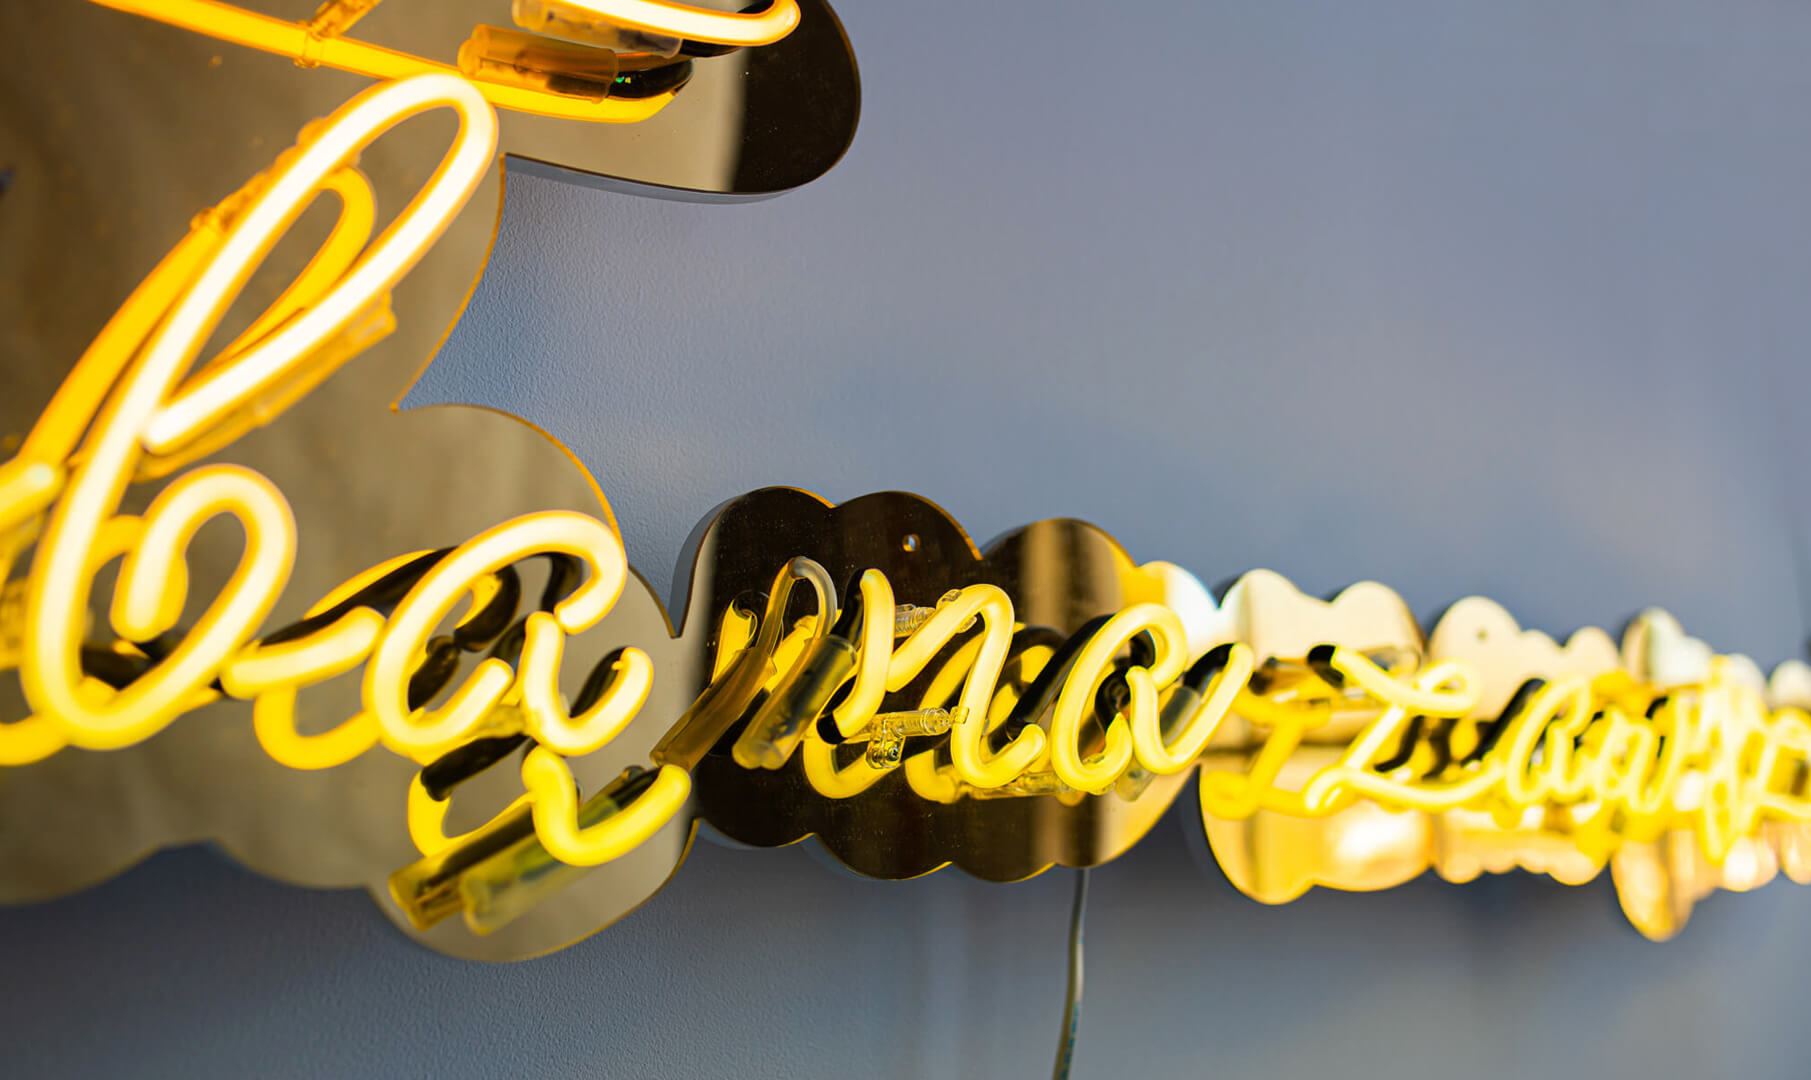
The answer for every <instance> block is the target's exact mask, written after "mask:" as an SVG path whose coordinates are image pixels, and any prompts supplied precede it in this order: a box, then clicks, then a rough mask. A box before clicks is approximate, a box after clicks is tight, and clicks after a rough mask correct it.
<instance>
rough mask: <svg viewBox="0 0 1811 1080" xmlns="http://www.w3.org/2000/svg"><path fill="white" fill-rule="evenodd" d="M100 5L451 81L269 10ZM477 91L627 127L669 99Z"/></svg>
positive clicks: (537, 109)
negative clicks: (315, 31) (319, 33)
mask: <svg viewBox="0 0 1811 1080" xmlns="http://www.w3.org/2000/svg"><path fill="white" fill-rule="evenodd" d="M92 2H93V3H97V4H100V5H101V6H103V7H110V8H113V9H115V10H116V11H124V12H127V13H129V14H132V15H142V16H144V17H145V18H148V19H155V20H157V21H158V22H162V23H168V24H169V25H171V26H175V27H179V28H181V29H183V30H191V31H194V32H195V33H198V34H205V35H207V36H208V37H211V38H218V39H219V40H221V41H227V42H231V43H232V44H234V45H244V46H246V47H248V48H253V49H258V50H261V51H263V52H268V53H275V54H276V55H278V56H286V57H288V58H289V59H291V60H294V61H295V62H296V63H297V64H298V65H300V66H303V67H317V66H319V67H330V68H334V69H336V70H339V71H347V72H351V73H352V74H354V75H363V76H365V77H366V78H370V79H409V78H412V77H414V76H417V75H446V76H450V77H454V78H457V77H459V75H460V72H459V69H458V68H457V67H454V66H453V65H451V64H440V63H435V62H434V61H432V60H426V59H423V58H421V57H419V56H412V55H410V54H409V53H404V52H397V51H396V50H394V49H386V48H383V47H382V46H380V45H372V44H370V43H368V42H364V41H359V40H357V39H356V38H348V37H335V36H327V37H323V36H320V35H317V34H313V33H310V32H309V28H308V24H306V23H299V22H285V21H284V20H282V19H278V18H275V17H273V16H270V15H261V14H259V13H257V12H255V11H247V10H246V9H244V8H242V7H239V6H237V5H235V4H224V3H218V2H216V0H92ZM476 89H477V92H478V93H479V94H481V95H482V96H483V98H484V100H485V101H486V102H488V103H489V104H490V105H492V106H494V107H496V108H499V109H508V110H510V111H511V112H519V113H526V114H528V115H531V116H549V117H553V118H555V119H560V120H582V121H588V122H593V123H605V124H633V123H638V122H640V121H642V120H646V119H648V118H649V117H651V116H653V115H654V114H655V113H657V112H659V111H660V110H661V109H663V108H665V107H666V106H667V104H668V103H670V102H671V101H672V100H673V96H674V95H673V94H672V93H665V94H658V95H655V96H653V97H649V98H639V99H638V98H610V97H606V98H604V99H602V100H601V101H593V100H590V99H587V98H579V97H570V96H567V95H563V94H551V93H548V92H546V91H542V90H532V89H528V88H526V87H520V86H511V85H505V84H503V83H496V82H481V83H478V84H476Z"/></svg>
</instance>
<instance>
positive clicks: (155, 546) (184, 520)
mask: <svg viewBox="0 0 1811 1080" xmlns="http://www.w3.org/2000/svg"><path fill="white" fill-rule="evenodd" d="M97 456H98V455H97ZM90 467H93V466H88V467H84V468H83V469H82V470H79V471H78V476H80V474H81V473H86V472H87V470H88V468H90ZM84 480H86V477H83V478H81V479H78V480H77V481H76V483H75V484H74V485H72V487H73V490H72V491H71V493H70V495H69V496H68V497H67V498H66V499H65V501H64V502H63V503H61V504H59V506H58V509H57V512H56V513H55V514H54V515H53V516H52V518H51V522H50V526H49V528H48V529H47V530H46V536H45V539H44V540H43V542H42V551H43V554H42V555H41V557H40V563H41V565H43V566H44V571H43V572H42V573H38V572H34V573H33V574H32V576H31V577H30V578H28V579H27V580H28V582H29V585H28V592H27V600H26V603H27V610H28V613H29V614H28V618H30V619H31V621H32V623H33V625H34V628H35V629H36V631H37V632H36V633H35V634H31V635H28V638H27V643H26V649H25V653H24V663H23V664H22V665H21V667H20V682H21V684H22V685H23V686H24V688H25V694H26V699H27V700H28V701H30V702H31V703H32V705H33V709H34V711H36V712H40V713H44V714H47V715H49V716H50V717H51V718H52V719H53V720H54V721H55V722H56V723H57V724H58V725H59V726H60V727H61V728H62V730H63V735H64V737H65V738H67V739H68V740H69V742H70V744H71V745H74V746H80V747H84V748H86V749H90V750H110V749H115V748H118V747H122V746H129V745H131V744H132V743H135V742H139V741H141V740H143V739H147V738H149V737H150V736H152V735H154V734H156V733H157V732H158V731H159V730H161V729H162V728H163V727H164V726H165V725H167V724H168V723H169V722H170V721H172V720H174V719H175V718H176V717H177V716H178V715H180V714H181V713H183V712H185V711H187V709H188V708H189V707H190V704H189V702H190V700H191V699H192V698H193V696H194V695H195V694H197V693H199V692H201V691H203V690H205V688H206V687H207V684H208V683H209V682H210V681H211V680H212V678H213V670H214V668H215V666H216V665H217V664H218V662H219V660H218V658H219V657H220V656H221V655H223V654H225V653H227V652H230V651H231V650H232V649H234V648H235V647H237V645H238V644H239V643H240V642H242V641H244V640H245V639H246V638H247V637H249V636H250V635H251V633H252V631H253V630H254V629H255V628H256V627H257V625H258V624H259V623H261V622H263V621H264V617H265V616H266V615H268V614H269V613H270V609H271V607H272V605H274V604H275V602H276V598H277V595H278V594H279V593H280V592H281V591H282V588H283V585H284V584H285V583H286V582H287V581H288V578H289V567H290V562H291V560H292V559H293V558H294V555H295V523H294V521H293V520H292V519H291V517H290V515H289V505H288V504H287V503H285V502H284V501H283V496H282V495H281V494H279V493H278V492H277V490H276V488H275V487H273V486H272V485H271V483H270V481H268V480H266V479H264V478H263V477H262V476H259V475H258V474H257V473H254V472H252V471H251V470H250V469H242V468H239V467H237V466H230V465H213V466H208V467H206V468H202V469H196V470H194V471H193V472H189V473H186V474H184V475H183V476H181V477H180V478H178V479H177V480H175V481H174V482H172V483H171V484H170V485H169V486H168V487H166V488H164V490H163V491H162V492H160V493H159V494H158V496H157V498H156V499H155V500H153V502H152V503H151V507H150V509H148V510H147V511H146V513H145V516H144V522H145V528H144V535H143V537H142V539H141V540H140V543H139V545H138V546H137V547H136V548H135V549H133V550H132V551H130V552H128V553H127V555H126V561H125V564H124V566H123V567H122V568H121V570H120V578H119V586H118V588H117V591H116V592H115V596H114V605H113V623H114V627H115V629H116V630H118V631H119V633H120V634H121V636H123V637H125V638H127V639H128V640H138V641H143V640H147V639H149V638H152V637H155V636H157V635H158V634H161V633H163V632H164V631H165V630H168V629H170V627H171V626H172V625H173V624H174V623H175V620H176V618H177V617H178V616H179V615H180V614H181V612H182V608H183V603H184V601H185V600H186V599H187V595H188V574H187V562H186V554H187V549H188V545H189V541H190V539H191V538H192V537H193V536H194V534H195V532H196V531H197V530H198V529H199V528H200V527H201V525H202V524H203V523H204V522H206V521H208V520H210V519H212V518H214V517H217V516H220V515H222V514H227V515H231V516H233V517H235V518H237V519H238V520H239V522H240V524H241V525H242V526H243V527H244V529H245V552H244V554H243V555H242V556H241V558H240V560H239V564H238V565H237V566H236V567H234V569H233V573H232V576H231V577H230V578H229V579H228V581H227V585H226V587H225V588H224V589H223V590H222V591H221V594H220V596H219V597H217V598H216V599H215V600H214V602H213V603H212V604H210V605H209V606H208V608H207V609H206V610H205V611H203V612H202V614H201V615H200V616H199V617H198V618H197V619H196V620H195V625H194V627H193V628H192V629H191V630H190V631H189V633H188V634H186V635H185V636H184V637H183V640H182V642H181V643H180V644H179V645H177V647H176V648H175V649H174V650H173V651H172V652H171V653H170V654H169V655H168V656H167V657H165V658H164V659H163V660H162V661H161V662H160V663H159V664H158V665H157V666H156V667H154V668H152V670H151V671H150V672H149V673H147V674H146V675H145V676H144V677H142V678H141V679H139V680H138V681H137V682H135V683H133V684H132V685H131V686H130V687H128V688H127V689H125V690H121V691H118V692H116V693H113V694H111V695H109V696H108V697H107V698H106V699H105V700H96V698H95V696H94V695H93V694H92V693H89V692H85V691H84V690H83V689H82V688H83V686H84V683H85V682H86V683H87V684H88V685H90V686H92V685H93V683H92V680H87V679H86V677H85V676H84V675H83V674H82V671H81V659H80V652H81V635H82V631H83V615H84V613H85V611H86V607H87V603H86V601H87V596H88V586H89V582H88V577H87V574H86V573H84V570H85V569H86V567H85V566H84V565H83V564H84V563H85V561H86V560H85V558H84V556H85V555H86V554H87V550H86V549H87V547H88V545H87V544H83V543H76V544H67V545H65V544H60V543H59V541H60V539H61V535H60V534H61V532H62V530H63V529H64V528H67V527H69V525H70V524H72V519H76V518H78V516H80V515H83V513H84V511H87V512H93V511H95V510H100V509H101V506H102V505H104V504H101V502H100V500H101V499H103V498H106V497H107V495H109V494H111V493H110V492H107V491H104V490H100V489H99V488H100V485H99V484H95V483H84ZM110 486H111V485H110ZM84 496H86V497H87V498H86V499H84ZM84 501H85V502H87V505H82V502H84ZM116 501H117V496H114V497H113V498H112V499H108V502H116ZM90 535H92V533H90Z"/></svg>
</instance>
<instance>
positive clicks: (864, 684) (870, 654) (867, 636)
mask: <svg viewBox="0 0 1811 1080" xmlns="http://www.w3.org/2000/svg"><path fill="white" fill-rule="evenodd" d="M860 588H861V603H862V620H861V646H860V652H859V653H858V654H857V659H856V668H855V685H854V686H853V687H851V688H850V689H849V696H848V697H847V698H846V699H844V701H843V703H842V704H840V705H838V706H837V707H836V708H835V709H833V710H831V716H833V717H834V718H835V720H836V728H837V730H838V731H840V732H842V734H843V738H845V739H847V738H849V737H851V736H853V735H855V734H856V733H857V732H859V731H861V729H862V728H863V727H865V726H866V725H867V723H868V720H869V719H870V718H871V717H873V715H874V714H875V713H877V712H879V711H880V702H881V699H882V698H884V697H885V696H886V693H887V670H888V666H889V664H891V662H892V657H893V585H892V583H891V582H889V581H888V580H887V575H885V574H883V573H881V572H880V571H879V570H864V571H863V572H862V576H861V585H860Z"/></svg>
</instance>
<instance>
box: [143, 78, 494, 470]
mask: <svg viewBox="0 0 1811 1080" xmlns="http://www.w3.org/2000/svg"><path fill="white" fill-rule="evenodd" d="M443 106H450V107H451V108H452V109H453V111H454V112H455V113H456V114H457V115H458V117H459V131H458V134H457V135H456V136H455V137H454V139H453V144H452V146H451V147H450V148H449V149H448V150H447V153H446V155H445V156H444V157H443V158H442V159H441V162H440V165H439V167H437V168H436V169H435V170H434V174H433V175H432V176H431V177H430V178H429V179H428V182H427V183H426V184H425V185H424V186H423V187H422V189H421V191H419V192H418V193H416V195H415V197H414V198H413V199H411V200H410V201H409V203H408V205H407V206H406V207H404V208H403V210H402V211H401V212H400V213H399V214H398V215H397V216H396V219H395V220H394V221H392V222H391V223H390V226H389V227H388V228H386V229H385V230H384V232H383V234H382V235H381V236H379V237H378V238H377V240H376V242H375V243H373V244H372V245H371V247H370V248H369V249H367V250H366V251H365V252H364V253H363V254H362V255H361V256H360V257H359V259H358V261H357V262H356V263H355V264H354V265H353V266H352V268H351V270H350V271H348V272H347V273H346V274H345V275H344V276H343V277H341V278H339V279H338V280H337V281H336V282H335V283H334V284H333V286H332V287H331V288H330V289H328V290H327V291H326V292H325V293H324V294H322V295H320V296H318V297H317V298H316V299H315V302H314V303H312V304H310V305H309V306H308V307H307V308H306V310H304V311H302V312H301V313H299V314H297V315H295V316H294V317H293V318H292V319H290V320H289V321H288V322H286V323H284V324H283V325H282V326H281V327H279V328H277V329H275V330H273V331H271V332H270V333H269V334H267V335H266V336H264V337H263V338H261V339H260V340H258V341H257V342H256V343H255V344H253V345H250V346H248V347H247V348H246V349H245V350H244V351H242V352H240V353H239V354H237V355H236V356H233V357H231V358H230V360H228V361H227V362H224V363H219V364H216V365H213V366H210V367H208V368H206V369H204V370H203V371H201V372H200V373H199V374H197V375H195V376H194V377H193V378H192V379H190V380H189V381H188V382H187V383H185V384H183V385H182V387H181V388H180V389H179V390H178V391H177V392H176V393H175V394H174V395H172V396H171V397H170V398H168V399H167V400H165V401H164V402H163V403H161V405H160V406H159V407H157V408H156V409H155V410H154V411H153V412H152V414H151V416H150V417H149V419H148V421H147V422H146V423H145V426H144V433H143V436H142V441H143V443H144V447H145V449H146V450H147V451H149V452H150V453H152V454H169V453H171V452H173V451H174V450H176V449H178V448H180V447H181V445H182V443H183V442H185V441H187V440H188V439H191V438H193V437H194V436H195V434H196V433H197V431H198V430H199V429H202V428H206V427H208V426H210V425H212V424H213V423H214V422H215V421H217V420H218V419H219V418H220V417H221V416H222V415H224V414H226V413H228V412H230V411H232V410H234V409H236V408H239V407H242V406H243V405H245V404H246V403H247V401H249V400H250V399H251V398H252V397H254V396H255V395H256V394H257V393H258V392H259V391H261V390H264V389H266V388H268V387H270V386H272V385H273V384H275V383H278V382H280V381H281V380H283V379H284V378H286V377H289V376H290V375H292V374H293V372H294V370H295V368H296V367H297V366H298V365H300V364H302V363H303V362H304V361H306V360H307V358H308V357H309V355H310V354H311V353H313V351H314V350H315V349H317V348H319V347H320V346H321V345H322V343H324V342H325V341H326V340H327V339H328V338H330V337H332V336H333V335H334V334H337V333H339V332H340V331H342V330H344V329H345V328H346V325H347V324H348V323H350V322H351V321H352V319H353V318H354V317H355V316H357V315H358V314H359V312H360V311H362V310H363V309H364V308H365V306H366V305H367V304H368V303H369V302H370V301H371V299H372V298H373V297H376V296H378V295H380V294H383V293H386V292H388V291H389V290H390V289H391V288H392V287H393V286H394V285H395V284H396V283H397V282H398V281H400V280H401V279H402V278H403V277H404V276H405V275H406V274H407V273H408V272H409V270H410V269H412V268H413V267H414V265H415V263H416V262H417V261H418V260H419V259H420V258H421V256H422V254H423V253H424V252H425V251H426V250H427V249H428V247H429V246H430V245H432V244H433V243H434V241H435V240H437V239H439V238H440V235H441V233H443V232H445V231H446V227H447V225H448V224H449V223H450V222H451V221H452V218H453V215H454V214H456V213H458V211H459V209H460V208H461V207H463V206H464V205H465V202H466V200H467V199H469V198H470V197H471V194H472V192H473V191H474V190H476V188H477V186H478V182H479V181H480V180H482V179H483V178H484V173H485V171H486V170H487V169H489V167H490V161H491V155H492V154H493V153H494V152H495V149H496V145H497V124H496V117H495V115H494V114H493V113H492V112H491V111H490V109H489V108H488V107H487V106H486V105H485V103H484V101H483V99H482V98H481V97H480V96H479V94H478V92H477V89H476V88H475V87H474V86H473V85H472V84H471V83H469V82H466V81H465V80H463V79H459V78H455V77H453V76H422V77H419V78H414V79H408V80H405V81H403V82H398V83H388V84H385V85H382V86H379V87H376V88H375V89H373V90H371V91H368V92H366V93H365V94H361V95H359V96H358V97H356V98H354V99H352V101H351V102H349V103H347V105H346V106H344V107H342V108H341V110H340V111H339V112H337V113H336V114H335V115H334V120H333V123H332V124H331V125H329V126H328V127H327V128H326V129H325V130H323V131H321V132H320V133H319V134H318V135H317V137H316V138H315V140H314V141H313V142H311V143H309V144H308V145H306V146H304V147H302V148H301V150H300V153H299V154H297V155H296V156H295V157H294V158H293V159H292V160H291V161H290V162H289V163H288V164H287V166H286V167H284V168H282V169H281V171H279V172H278V173H277V175H276V176H275V177H274V178H273V179H272V180H271V181H270V185H269V187H268V188H266V189H265V190H264V191H263V192H262V193H261V194H260V195H259V197H258V199H257V200H256V202H254V203H253V204H252V206H251V207H250V208H249V209H248V210H247V211H246V213H245V216H244V217H243V218H241V219H240V221H239V222H238V223H237V224H236V225H235V226H234V228H233V230H232V232H231V233H230V234H229V235H228V236H227V239H226V242H225V244H224V245H222V247H221V250H220V253H219V254H218V255H217V256H216V257H215V258H214V260H213V262H211V263H210V264H209V265H208V267H207V268H206V269H205V270H204V271H203V272H202V274H201V276H200V278H199V279H198V280H197V281H196V283H195V285H194V287H193V288H192V289H191V290H190V291H189V294H188V295H187V296H186V297H184V300H183V302H182V303H181V304H180V305H179V306H178V307H177V309H176V311H175V312H174V313H173V314H172V315H171V316H170V323H169V324H168V326H167V327H166V329H165V330H164V331H163V332H162V333H161V334H160V335H159V337H158V339H157V341H156V342H154V343H153V345H152V354H151V358H150V360H149V363H150V364H151V365H157V364H158V362H159V361H160V360H161V361H162V364H163V365H166V366H168V367H170V368H172V369H176V370H180V367H183V366H186V365H187V364H188V362H189V361H190V360H192V359H193V357H194V354H195V352H196V351H197V350H198V349H199V348H200V345H201V342H202V341H203V340H205V338H206V336H207V334H208V333H209V332H210V331H211V330H212V329H213V328H214V325H215V324H216V323H218V322H219V320H220V317H221V315H223V314H224V313H225V311H226V308H227V306H228V304H230V303H231V302H232V300H233V298H234V297H236V296H237V295H238V293H239V290H240V289H241V288H243V287H244V284H245V282H246V280H247V279H248V278H250V276H251V273H252V270H253V269H254V268H255V267H256V265H257V264H258V263H259V262H261V261H262V260H263V257H264V256H265V255H266V254H267V253H268V252H269V251H270V249H271V248H272V247H273V246H275V244H276V241H277V238H278V237H279V236H280V235H282V234H283V233H284V232H286V231H287V230H288V229H289V226H290V225H291V224H293V223H294V221H295V219H296V218H297V217H298V216H299V215H300V214H301V212H302V210H303V209H304V208H305V207H306V206H307V205H308V203H309V201H310V200H311V199H312V198H313V195H314V192H316V191H317V190H319V189H320V188H321V187H322V186H323V184H325V183H326V182H327V178H328V177H329V176H330V175H331V174H332V173H333V172H334V171H336V170H337V169H338V168H339V167H340V164H341V162H343V161H344V160H346V159H347V158H349V157H351V156H352V155H354V154H357V153H358V152H359V151H361V150H363V149H364V148H365V147H366V146H368V145H369V144H370V143H372V142H374V141H375V140H376V139H377V137H378V136H379V135H381V134H382V133H383V132H385V131H387V130H388V129H389V128H391V127H394V126H395V125H396V124H398V123H400V122H401V121H403V120H405V119H408V118H409V117H411V116H415V115H418V114H420V113H424V112H428V111H430V110H432V109H435V108H440V107H443ZM166 338H168V339H169V344H168V345H164V342H165V340H166ZM160 346H162V347H163V348H166V349H168V350H169V352H170V353H171V354H174V355H170V356H167V357H166V356H162V355H160V354H159V352H158V349H159V347H160Z"/></svg>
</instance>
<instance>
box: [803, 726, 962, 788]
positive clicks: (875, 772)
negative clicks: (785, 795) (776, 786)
mask: <svg viewBox="0 0 1811 1080" xmlns="http://www.w3.org/2000/svg"><path fill="white" fill-rule="evenodd" d="M799 756H800V760H801V761H802V762H803V764H804V768H805V781H806V783H809V784H810V785H811V790H813V791H815V792H817V793H818V794H819V795H821V796H823V797H824V798H826V799H852V798H854V797H855V796H857V795H860V794H861V793H862V792H864V791H866V790H868V789H869V788H871V787H873V786H874V785H875V784H877V783H879V782H880V779H881V777H883V776H885V775H887V774H888V773H890V772H892V771H893V770H892V769H890V768H885V769H883V768H880V767H877V766H874V765H870V764H869V763H868V759H867V756H866V755H858V756H857V757H856V759H855V760H854V761H853V762H851V763H850V764H849V766H848V767H847V768H844V769H839V768H837V767H836V747H834V746H831V745H830V744H829V743H827V742H825V741H824V740H823V739H822V738H820V737H819V736H818V733H817V732H816V731H815V730H813V731H811V732H810V733H808V734H807V735H806V736H805V742H804V744H803V745H802V746H801V747H800V749H799ZM918 756H920V757H927V758H928V757H930V756H931V755H929V754H920V755H918Z"/></svg>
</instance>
